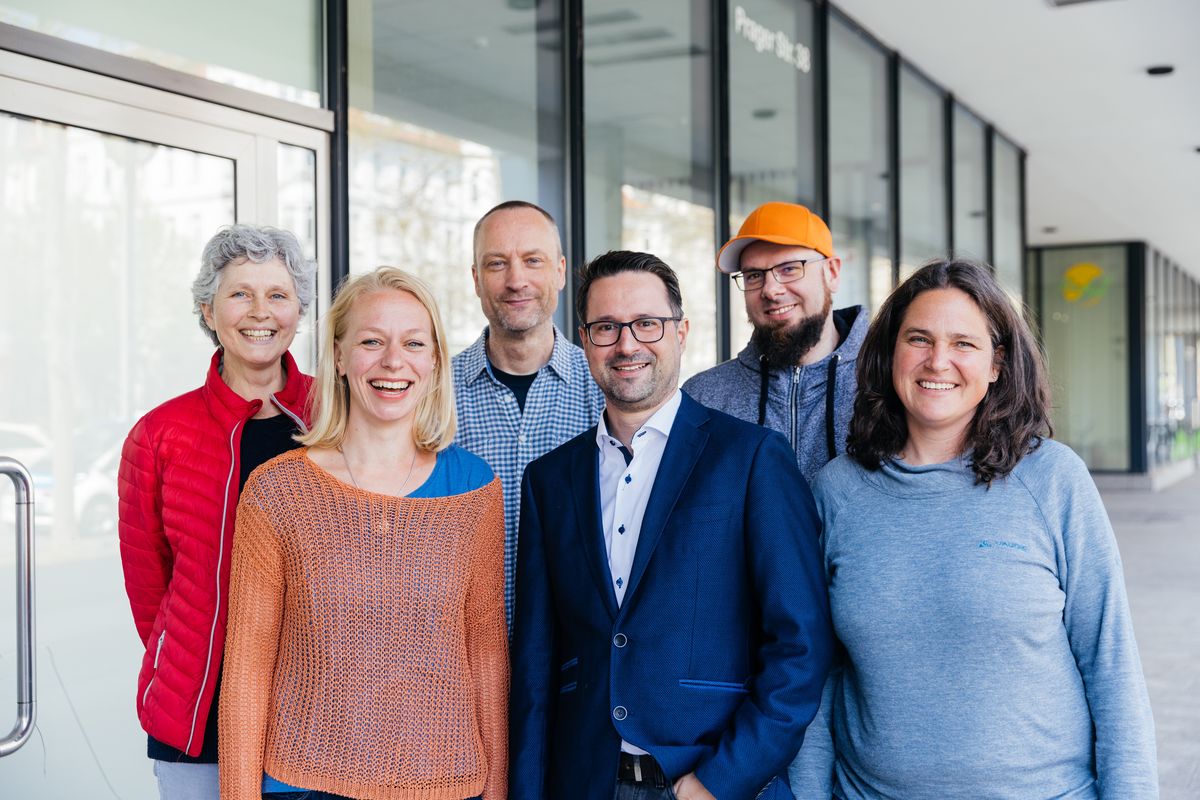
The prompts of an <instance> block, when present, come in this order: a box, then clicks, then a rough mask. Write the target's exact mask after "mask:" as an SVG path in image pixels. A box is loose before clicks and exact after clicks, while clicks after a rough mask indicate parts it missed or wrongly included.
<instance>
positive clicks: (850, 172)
mask: <svg viewBox="0 0 1200 800" xmlns="http://www.w3.org/2000/svg"><path fill="white" fill-rule="evenodd" d="M888 66H889V65H888V54H887V52H886V51H885V50H884V49H883V48H882V47H880V46H879V45H878V44H876V43H875V42H874V41H872V40H870V39H869V38H867V37H866V36H864V35H863V34H862V33H861V32H860V31H859V30H858V29H856V28H855V27H854V26H853V25H851V24H850V23H849V22H847V21H845V20H843V19H842V18H841V17H839V16H837V15H834V16H832V17H831V18H830V21H829V195H830V196H829V206H830V214H829V218H828V219H827V220H826V221H827V222H828V223H829V228H830V230H831V231H832V232H833V246H834V248H835V249H836V250H837V252H838V255H840V256H841V258H842V276H841V288H840V289H839V290H838V305H852V304H861V305H865V306H868V307H869V308H871V309H875V308H878V307H879V306H880V304H882V303H883V300H884V298H885V297H887V294H888V292H890V291H891V290H892V286H893V274H892V229H891V191H892V190H891V180H892V177H891V176H892V172H891V167H890V158H889V142H890V141H891V137H892V135H893V132H892V126H891V119H890V114H889V111H888V108H889V102H888V100H889V97H888V75H889V73H888Z"/></svg>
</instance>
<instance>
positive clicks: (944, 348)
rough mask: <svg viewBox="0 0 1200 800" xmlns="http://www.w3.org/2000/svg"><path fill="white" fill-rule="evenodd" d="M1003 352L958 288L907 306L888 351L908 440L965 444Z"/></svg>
mask: <svg viewBox="0 0 1200 800" xmlns="http://www.w3.org/2000/svg"><path fill="white" fill-rule="evenodd" d="M1002 356H1003V353H1002V352H1001V351H999V350H997V349H996V348H994V347H993V346H992V336H991V332H990V331H989V330H988V322H987V318H986V317H984V315H983V312H982V311H981V310H980V309H979V306H978V305H976V304H975V301H974V300H972V299H971V297H970V295H968V294H967V293H966V292H964V291H962V290H961V289H931V290H929V291H926V292H922V293H921V294H919V295H917V297H916V298H915V299H914V300H913V301H912V303H911V304H910V305H909V307H908V310H907V311H906V312H905V314H904V319H903V320H902V321H901V323H900V331H899V335H898V336H897V337H896V344H895V348H894V349H893V351H892V385H893V387H894V388H895V390H896V394H897V396H898V397H899V398H900V402H901V404H903V406H904V416H905V419H906V420H907V422H908V436H909V439H910V440H911V439H914V438H926V439H937V440H940V441H955V442H957V443H958V444H959V451H960V452H961V444H962V443H963V442H964V441H965V437H966V433H967V429H968V428H969V426H970V424H971V420H972V419H974V416H975V410H976V408H978V406H979V404H980V402H982V401H983V398H984V396H985V395H986V394H987V391H988V387H989V386H990V385H991V384H992V383H993V382H994V381H995V380H996V379H997V378H998V377H999V376H1000V359H1001V357H1002Z"/></svg>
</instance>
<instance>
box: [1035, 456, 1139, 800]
mask: <svg viewBox="0 0 1200 800" xmlns="http://www.w3.org/2000/svg"><path fill="white" fill-rule="evenodd" d="M1042 449H1043V450H1044V451H1046V452H1044V453H1037V454H1035V456H1029V457H1027V460H1034V461H1035V463H1038V464H1039V469H1038V470H1037V472H1036V473H1035V474H1033V475H1023V476H1022V480H1023V482H1024V483H1025V484H1026V486H1027V487H1038V488H1033V489H1032V490H1031V493H1032V494H1034V496H1035V497H1037V498H1038V501H1039V504H1040V505H1041V507H1042V513H1043V515H1044V517H1045V519H1046V524H1047V526H1048V527H1049V528H1050V532H1051V535H1052V536H1054V537H1055V538H1056V539H1057V540H1058V541H1057V542H1056V544H1057V546H1058V547H1059V548H1060V549H1059V556H1058V558H1059V565H1058V569H1059V581H1060V583H1061V586H1062V589H1063V592H1064V593H1065V595H1066V600H1065V607H1064V609H1063V624H1064V625H1065V626H1066V631H1067V638H1068V640H1069V642H1070V646H1071V651H1072V653H1073V654H1074V656H1075V662H1076V665H1077V666H1078V668H1079V674H1080V676H1081V677H1082V679H1083V685H1084V691H1085V692H1086V694H1087V702H1088V707H1089V708H1090V710H1091V715H1092V724H1093V726H1094V729H1095V737H1096V738H1095V748H1096V750H1095V757H1096V776H1097V779H1098V784H1099V789H1100V797H1101V798H1102V800H1109V799H1110V798H1112V799H1114V800H1115V798H1122V799H1123V800H1124V799H1126V798H1128V799H1130V800H1133V799H1134V798H1157V797H1158V777H1157V770H1156V763H1157V759H1156V754H1155V742H1154V720H1153V717H1152V714H1151V710H1150V700H1149V695H1148V694H1147V691H1146V684H1145V679H1144V678H1143V676H1142V667H1141V660H1140V658H1139V657H1138V650H1137V643H1136V642H1135V640H1134V634H1133V622H1132V619H1131V617H1130V613H1129V603H1128V600H1127V597H1126V594H1125V580H1124V576H1123V572H1122V567H1121V557H1120V554H1119V553H1118V551H1117V542H1116V537H1115V536H1114V535H1113V529H1112V524H1111V523H1110V522H1109V519H1108V514H1107V513H1106V512H1105V510H1104V504H1103V502H1102V501H1101V499H1100V494H1099V492H1097V491H1096V486H1095V484H1094V483H1093V481H1092V478H1091V476H1090V475H1089V474H1088V471H1087V468H1086V467H1085V466H1084V464H1083V462H1082V461H1081V460H1080V459H1079V458H1078V457H1077V456H1076V455H1075V454H1074V453H1072V452H1071V451H1070V450H1069V449H1067V448H1066V447H1063V446H1061V445H1059V444H1057V443H1055V442H1046V443H1045V444H1044V445H1043V447H1042ZM1042 487H1049V489H1050V491H1049V492H1047V491H1045V488H1042Z"/></svg>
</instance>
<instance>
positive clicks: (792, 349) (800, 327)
mask: <svg viewBox="0 0 1200 800" xmlns="http://www.w3.org/2000/svg"><path fill="white" fill-rule="evenodd" d="M831 308H833V293H832V292H830V291H829V290H828V289H826V290H825V302H824V303H823V304H822V307H821V312H820V313H819V314H813V315H812V316H809V317H805V318H804V319H802V320H800V321H799V322H798V323H796V324H795V325H791V326H786V327H785V326H777V327H765V326H758V325H755V326H754V332H753V333H752V334H751V335H750V341H751V343H752V344H753V345H754V346H755V348H756V349H757V350H758V352H759V354H760V355H761V356H763V357H764V358H765V360H766V362H767V369H783V368H785V367H795V366H798V365H799V364H800V359H802V358H804V356H806V355H807V354H808V351H810V350H812V349H813V348H814V347H816V346H817V342H819V341H821V334H822V333H823V332H824V330H825V321H826V320H827V319H829V311H830V309H831Z"/></svg>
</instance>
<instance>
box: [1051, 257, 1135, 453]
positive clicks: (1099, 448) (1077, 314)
mask: <svg viewBox="0 0 1200 800" xmlns="http://www.w3.org/2000/svg"><path fill="white" fill-rule="evenodd" d="M1040 273H1041V274H1040V281H1041V296H1042V308H1041V333H1042V342H1043V345H1044V346H1045V349H1046V360H1047V363H1048V365H1049V368H1050V377H1051V385H1052V390H1053V398H1054V413H1053V421H1054V437H1055V438H1056V439H1058V440H1060V441H1062V442H1065V443H1066V444H1068V445H1070V446H1071V448H1072V449H1073V450H1075V452H1076V453H1078V454H1079V455H1080V457H1082V458H1083V460H1084V461H1085V462H1087V464H1088V466H1089V467H1091V468H1092V469H1095V470H1112V471H1126V470H1128V469H1129V468H1130V445H1131V443H1130V430H1131V425H1130V389H1129V371H1130V361H1129V357H1130V347H1131V341H1130V338H1131V337H1130V324H1129V322H1130V321H1129V291H1130V275H1129V273H1130V264H1129V249H1128V248H1127V247H1126V246H1125V245H1108V246H1097V247H1078V248H1053V249H1045V250H1043V251H1042V253H1041V265H1040Z"/></svg>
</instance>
